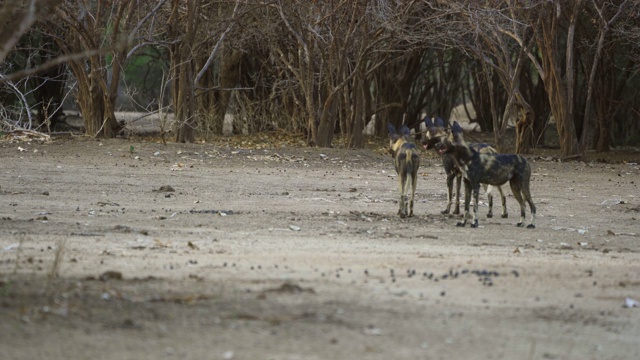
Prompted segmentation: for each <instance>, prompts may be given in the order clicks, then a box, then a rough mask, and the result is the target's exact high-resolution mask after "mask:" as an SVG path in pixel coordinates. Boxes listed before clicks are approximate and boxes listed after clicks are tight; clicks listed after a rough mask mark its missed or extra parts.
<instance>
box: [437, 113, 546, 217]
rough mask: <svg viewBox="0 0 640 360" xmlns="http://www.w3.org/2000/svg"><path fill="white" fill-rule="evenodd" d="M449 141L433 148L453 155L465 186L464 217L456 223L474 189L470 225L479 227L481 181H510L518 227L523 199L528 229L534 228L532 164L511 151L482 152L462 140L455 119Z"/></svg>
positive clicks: (534, 210) (484, 182)
mask: <svg viewBox="0 0 640 360" xmlns="http://www.w3.org/2000/svg"><path fill="white" fill-rule="evenodd" d="M451 133H452V139H453V141H452V142H440V143H438V144H436V149H437V150H438V152H440V153H450V154H452V155H453V157H454V159H455V161H456V164H457V165H458V168H460V171H461V172H462V176H463V177H464V185H465V196H464V219H463V221H462V222H459V223H458V224H457V225H458V226H465V225H466V223H467V217H468V214H469V202H470V200H471V191H473V222H472V223H471V227H477V226H478V216H477V213H478V191H479V190H480V184H490V185H496V186H497V185H502V184H504V183H506V182H507V181H508V182H509V185H510V186H511V191H512V192H513V196H514V197H515V198H516V200H517V201H518V203H519V204H520V221H519V222H518V224H517V226H524V220H525V204H524V202H525V200H526V201H527V202H528V203H529V209H530V210H531V223H530V224H529V225H527V228H530V229H533V228H535V220H536V206H535V205H534V204H533V200H532V199H531V192H530V189H529V182H530V179H531V166H530V165H529V163H528V162H527V159H525V158H524V157H523V156H521V155H513V154H481V153H479V152H478V151H477V150H475V149H473V148H472V147H470V146H469V144H467V143H466V141H464V137H463V135H462V128H461V127H460V124H458V123H457V122H454V123H453V126H452V127H451Z"/></svg>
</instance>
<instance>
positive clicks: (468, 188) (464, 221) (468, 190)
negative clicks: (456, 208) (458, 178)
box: [456, 179, 471, 226]
mask: <svg viewBox="0 0 640 360" xmlns="http://www.w3.org/2000/svg"><path fill="white" fill-rule="evenodd" d="M469 202H471V183H470V182H469V180H467V179H464V215H463V216H462V221H458V223H457V224H456V226H465V225H466V224H467V217H468V216H469Z"/></svg>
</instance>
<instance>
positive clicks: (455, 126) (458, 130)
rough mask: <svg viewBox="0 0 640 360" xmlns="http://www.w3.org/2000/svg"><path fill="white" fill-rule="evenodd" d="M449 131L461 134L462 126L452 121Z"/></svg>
mask: <svg viewBox="0 0 640 360" xmlns="http://www.w3.org/2000/svg"><path fill="white" fill-rule="evenodd" d="M451 132H452V133H454V134H462V126H460V124H458V122H457V121H454V122H453V125H452V126H451Z"/></svg>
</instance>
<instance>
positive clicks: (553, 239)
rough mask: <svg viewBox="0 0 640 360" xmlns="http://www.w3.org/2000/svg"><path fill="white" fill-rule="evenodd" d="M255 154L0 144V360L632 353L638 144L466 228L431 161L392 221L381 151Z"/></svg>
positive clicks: (535, 183) (133, 145) (425, 157)
mask: <svg viewBox="0 0 640 360" xmlns="http://www.w3.org/2000/svg"><path fill="white" fill-rule="evenodd" d="M253 145H255V144H252V147H251V148H249V147H247V148H242V147H230V146H228V145H227V144H226V143H225V141H224V140H220V141H216V142H213V143H205V144H189V145H185V144H168V145H166V146H165V145H162V144H158V143H153V142H145V141H134V140H122V139H120V140H95V139H87V138H82V137H81V138H70V137H62V138H58V139H54V140H52V141H47V142H41V141H30V142H26V141H11V140H7V139H5V140H3V141H0V158H1V159H2V160H1V164H2V166H1V168H0V359H4V360H17V359H72V360H73V359H639V358H640V346H639V345H638V343H639V342H640V308H638V307H631V308H629V307H626V306H625V304H627V302H628V305H631V306H633V304H634V303H633V300H640V226H639V225H640V220H639V219H640V199H639V191H638V184H639V183H640V176H639V175H640V165H639V162H640V153H639V152H626V153H612V154H609V155H599V154H598V155H596V154H591V155H590V160H589V161H587V162H560V161H557V160H556V158H555V157H554V154H553V151H551V150H544V151H542V150H538V151H536V153H534V154H532V155H530V156H528V159H529V160H530V161H531V163H532V168H533V178H532V193H533V198H534V201H535V203H536V205H537V207H538V219H537V227H536V229H533V230H530V229H523V228H517V227H515V226H514V225H515V223H516V222H517V220H518V209H516V207H517V203H516V201H515V200H514V198H513V197H512V196H511V195H509V198H508V200H507V206H508V209H509V218H508V219H502V218H500V217H499V216H497V217H494V218H491V219H487V218H486V217H485V214H486V211H487V206H486V198H485V195H484V193H483V194H481V201H482V205H481V208H480V213H481V217H480V227H479V228H477V229H471V228H469V227H466V228H459V227H456V226H455V223H456V221H457V218H456V217H454V216H446V215H441V214H440V211H441V210H443V209H444V207H445V202H446V201H445V200H446V195H445V194H446V189H445V175H444V173H443V169H442V166H441V163H440V161H439V159H438V157H437V156H436V155H435V154H433V153H427V152H423V153H422V167H421V170H420V178H419V180H418V191H417V195H416V196H417V203H416V205H415V213H416V216H415V217H413V218H408V219H400V218H399V217H398V216H397V215H396V212H397V180H396V176H395V173H394V170H393V165H392V161H391V159H390V158H389V157H388V156H383V154H382V153H381V151H378V150H376V149H365V150H347V149H315V148H303V147H302V148H301V147H290V146H287V147H281V146H278V145H276V146H273V147H270V148H267V149H260V148H259V147H260V146H253ZM169 187H171V188H169ZM172 189H173V190H174V191H171V190H172ZM506 190H507V193H510V190H508V187H507V189H506ZM499 208H500V207H499V203H498V207H497V208H496V209H495V210H494V212H496V213H499ZM528 218H529V210H528V208H527V220H528ZM52 274H56V275H57V276H54V277H52V276H51V275H52Z"/></svg>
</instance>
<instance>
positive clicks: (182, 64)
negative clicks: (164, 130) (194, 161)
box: [169, 0, 199, 143]
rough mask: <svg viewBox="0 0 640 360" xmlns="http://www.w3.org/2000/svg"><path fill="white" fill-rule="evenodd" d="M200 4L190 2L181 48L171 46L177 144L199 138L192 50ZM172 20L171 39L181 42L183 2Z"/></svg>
mask: <svg viewBox="0 0 640 360" xmlns="http://www.w3.org/2000/svg"><path fill="white" fill-rule="evenodd" d="M198 3H199V2H198V1H197V0H188V2H187V13H186V29H185V32H184V36H183V38H182V39H181V41H180V42H179V43H178V44H175V45H172V46H171V52H172V54H171V59H172V64H171V65H172V68H173V108H174V112H175V116H176V142H183V143H184V142H194V141H195V134H196V131H195V130H196V116H195V93H194V90H195V89H194V79H195V75H196V74H195V71H194V58H193V53H192V47H193V44H194V41H195V30H196V29H195V28H196V11H197V7H198ZM171 6H172V14H171V18H170V20H169V27H170V31H169V32H170V35H174V36H175V37H174V38H177V33H178V29H179V26H180V23H181V22H182V21H180V19H179V16H178V9H179V7H181V6H182V5H181V1H180V0H173V1H172V4H171Z"/></svg>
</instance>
